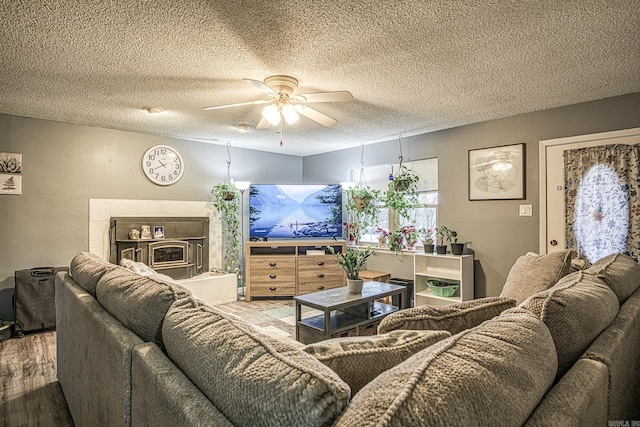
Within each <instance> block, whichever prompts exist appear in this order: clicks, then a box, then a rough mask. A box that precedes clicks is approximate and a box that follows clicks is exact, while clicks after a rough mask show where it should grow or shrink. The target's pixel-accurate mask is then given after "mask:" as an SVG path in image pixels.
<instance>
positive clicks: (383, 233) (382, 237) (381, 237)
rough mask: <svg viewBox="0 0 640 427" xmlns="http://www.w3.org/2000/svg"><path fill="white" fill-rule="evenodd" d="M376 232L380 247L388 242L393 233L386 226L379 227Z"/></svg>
mask: <svg viewBox="0 0 640 427" xmlns="http://www.w3.org/2000/svg"><path fill="white" fill-rule="evenodd" d="M376 234H377V235H378V247H379V248H382V247H384V246H385V245H386V244H387V241H388V240H389V237H390V236H391V233H390V232H389V230H387V229H386V228H382V227H377V228H376Z"/></svg>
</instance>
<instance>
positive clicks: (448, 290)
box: [427, 280, 460, 297]
mask: <svg viewBox="0 0 640 427" xmlns="http://www.w3.org/2000/svg"><path fill="white" fill-rule="evenodd" d="M436 283H442V284H446V286H436ZM427 286H428V287H429V290H431V293H432V294H433V295H435V296H437V297H452V296H454V295H455V294H456V292H457V291H458V287H460V285H459V284H457V283H447V282H441V281H439V280H428V281H427Z"/></svg>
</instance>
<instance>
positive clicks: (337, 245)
mask: <svg viewBox="0 0 640 427" xmlns="http://www.w3.org/2000/svg"><path fill="white" fill-rule="evenodd" d="M327 245H329V246H332V247H333V248H334V249H335V251H336V252H344V251H345V250H346V246H347V243H346V242H345V241H344V240H273V241H267V242H247V244H246V247H245V253H246V258H245V259H246V262H247V264H246V265H247V267H246V268H247V274H246V280H247V283H246V286H247V288H246V301H251V298H255V297H289V296H290V297H293V296H295V295H301V294H307V293H310V292H315V291H320V290H324V289H332V288H337V287H340V286H345V284H346V281H345V278H346V277H345V274H344V271H343V270H342V268H341V267H340V266H339V265H338V261H337V260H336V258H335V257H334V256H333V255H331V254H330V253H329V251H328V249H327Z"/></svg>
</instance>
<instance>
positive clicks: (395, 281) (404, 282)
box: [389, 277, 413, 308]
mask: <svg viewBox="0 0 640 427" xmlns="http://www.w3.org/2000/svg"><path fill="white" fill-rule="evenodd" d="M389 284H391V285H400V286H404V287H406V288H407V290H406V295H407V299H406V301H405V302H406V305H405V307H403V308H409V307H413V280H411V279H401V278H399V277H392V278H390V279H389ZM398 299H399V298H398V295H394V296H393V300H392V301H393V305H398V303H399V302H400V301H399V300H398Z"/></svg>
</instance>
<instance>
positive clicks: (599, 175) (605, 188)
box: [573, 165, 629, 262]
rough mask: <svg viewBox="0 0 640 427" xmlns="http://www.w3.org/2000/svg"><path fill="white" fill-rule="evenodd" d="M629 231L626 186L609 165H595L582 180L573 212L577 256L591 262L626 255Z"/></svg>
mask: <svg viewBox="0 0 640 427" xmlns="http://www.w3.org/2000/svg"><path fill="white" fill-rule="evenodd" d="M628 230H629V198H628V195H627V186H626V185H624V184H622V183H621V182H620V179H619V178H618V174H617V173H616V172H615V171H614V170H612V169H611V168H609V167H607V166H606V165H595V166H593V167H592V168H591V169H589V170H588V171H587V173H585V174H584V176H583V177H582V182H581V183H580V186H579V187H578V194H577V195H576V204H575V212H574V230H573V231H574V233H575V235H576V242H577V244H578V252H579V253H580V254H581V255H584V256H585V257H586V258H587V259H588V260H589V261H590V262H595V261H597V260H599V259H600V258H602V257H605V256H607V255H609V254H612V253H616V252H626V246H627V235H628V232H629V231H628Z"/></svg>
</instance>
